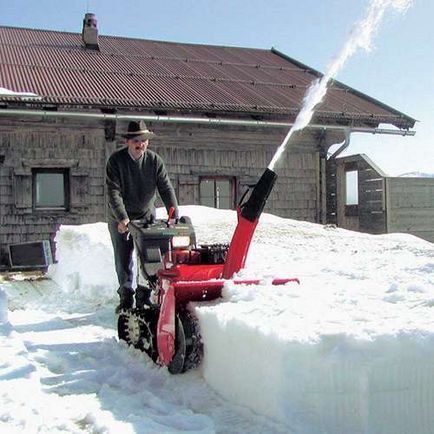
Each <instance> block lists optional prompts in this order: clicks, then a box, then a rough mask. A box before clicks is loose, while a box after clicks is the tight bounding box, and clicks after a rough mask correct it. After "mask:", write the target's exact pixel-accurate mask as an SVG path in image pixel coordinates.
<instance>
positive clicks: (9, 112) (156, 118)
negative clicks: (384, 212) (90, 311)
mask: <svg viewBox="0 0 434 434" xmlns="http://www.w3.org/2000/svg"><path fill="white" fill-rule="evenodd" d="M0 116H31V117H36V116H41V117H45V118H62V117H66V118H85V119H99V120H114V121H116V120H129V121H131V120H144V121H152V122H167V123H178V124H202V125H235V126H251V127H269V128H288V127H291V126H292V125H293V123H292V122H276V121H257V120H253V119H249V120H247V119H245V120H242V119H223V118H199V117H183V116H161V115H122V114H114V113H85V112H73V111H71V112H69V111H64V112H58V111H49V110H22V109H18V110H14V109H0ZM306 128H310V129H331V130H345V134H347V131H349V133H371V134H390V135H399V136H414V135H415V134H416V131H410V130H399V129H384V128H369V127H348V126H344V125H327V124H309V125H308V126H307V127H306ZM345 140H346V139H345ZM347 146H348V145H347Z"/></svg>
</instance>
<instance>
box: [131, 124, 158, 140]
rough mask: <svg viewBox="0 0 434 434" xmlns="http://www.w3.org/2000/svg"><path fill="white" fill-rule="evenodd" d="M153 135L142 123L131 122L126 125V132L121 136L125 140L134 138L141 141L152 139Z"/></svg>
mask: <svg viewBox="0 0 434 434" xmlns="http://www.w3.org/2000/svg"><path fill="white" fill-rule="evenodd" d="M154 136H155V134H154V133H153V132H152V131H150V130H148V127H147V126H146V124H145V122H144V121H131V122H130V123H129V124H128V130H127V132H126V133H125V134H124V135H123V137H125V138H126V139H133V138H136V137H140V138H142V139H143V140H146V139H150V138H151V137H154Z"/></svg>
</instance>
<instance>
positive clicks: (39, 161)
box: [0, 118, 106, 259]
mask: <svg viewBox="0 0 434 434" xmlns="http://www.w3.org/2000/svg"><path fill="white" fill-rule="evenodd" d="M0 154H1V155H5V160H4V163H3V165H2V166H1V168H0V185H1V189H2V191H4V193H5V194H2V195H1V200H0V219H1V220H0V222H1V232H0V243H1V247H0V255H1V256H2V257H3V259H4V258H5V255H6V253H7V249H6V248H7V245H8V244H14V243H21V242H29V241H39V240H42V239H52V238H53V236H54V234H55V231H56V229H57V226H58V225H60V224H81V223H90V222H97V221H102V220H104V219H105V206H104V203H105V199H104V185H103V180H104V169H103V166H104V164H105V158H106V152H105V139H104V135H103V130H101V128H100V127H99V126H98V125H97V124H95V125H94V126H93V128H92V127H91V126H90V125H84V126H83V125H82V123H77V124H75V125H74V123H68V124H65V123H62V122H57V123H56V125H55V126H54V125H53V123H52V122H46V123H44V122H42V123H36V122H29V121H27V120H19V119H16V118H15V119H9V120H8V122H7V124H6V125H5V124H4V123H2V125H1V126H0ZM37 168H64V169H69V175H70V178H69V183H70V209H69V210H68V211H53V210H34V209H33V204H32V169H37Z"/></svg>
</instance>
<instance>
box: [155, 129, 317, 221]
mask: <svg viewBox="0 0 434 434" xmlns="http://www.w3.org/2000/svg"><path fill="white" fill-rule="evenodd" d="M151 127H152V128H153V129H154V131H155V132H156V134H157V136H156V138H155V139H153V140H152V142H151V149H155V150H156V151H157V152H158V153H159V154H160V155H161V156H162V157H163V159H164V160H165V161H166V164H167V166H168V169H169V172H170V175H171V179H172V181H173V183H174V185H175V188H176V190H177V193H178V198H179V202H180V204H182V205H187V204H198V203H199V179H200V177H202V176H218V175H220V176H233V177H235V178H236V181H237V185H236V199H237V200H238V199H239V198H240V197H241V195H242V194H243V192H244V191H245V189H246V188H247V186H248V185H252V184H254V183H255V182H256V181H257V180H258V177H259V176H260V175H261V174H262V172H263V171H264V170H265V168H266V167H267V166H268V164H269V163H270V161H271V159H272V157H273V155H274V152H275V150H276V149H277V147H278V146H279V145H280V143H281V142H282V140H283V138H284V137H285V134H286V132H287V131H285V130H284V129H282V130H276V129H271V128H263V129H258V128H251V127H250V128H247V127H240V126H237V127H235V126H234V127H228V126H225V127H215V126H200V125H193V124H187V125H186V124H182V125H179V124H178V125H175V124H164V125H163V124H157V123H156V124H154V125H151ZM318 155H319V154H318V151H317V143H316V141H315V138H314V137H313V136H311V135H306V136H303V137H300V138H299V140H298V142H297V145H294V146H292V147H291V150H290V152H286V153H284V155H283V157H282V161H281V162H279V164H278V165H277V166H276V168H275V170H276V172H277V173H278V175H279V178H278V181H277V184H276V187H275V188H274V190H273V192H272V194H271V196H270V199H269V201H268V202H267V206H266V209H265V211H266V212H271V213H273V214H276V215H280V216H283V217H291V218H295V219H300V220H308V221H316V219H317V195H318V179H317V174H318V170H319V169H318V164H319V157H318Z"/></svg>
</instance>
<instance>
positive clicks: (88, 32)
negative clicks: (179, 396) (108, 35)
mask: <svg viewBox="0 0 434 434" xmlns="http://www.w3.org/2000/svg"><path fill="white" fill-rule="evenodd" d="M81 37H82V39H83V42H84V45H85V47H86V48H88V49H90V50H99V46H98V26H97V21H96V18H95V14H89V13H88V14H86V15H85V16H84V20H83V31H82V33H81Z"/></svg>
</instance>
